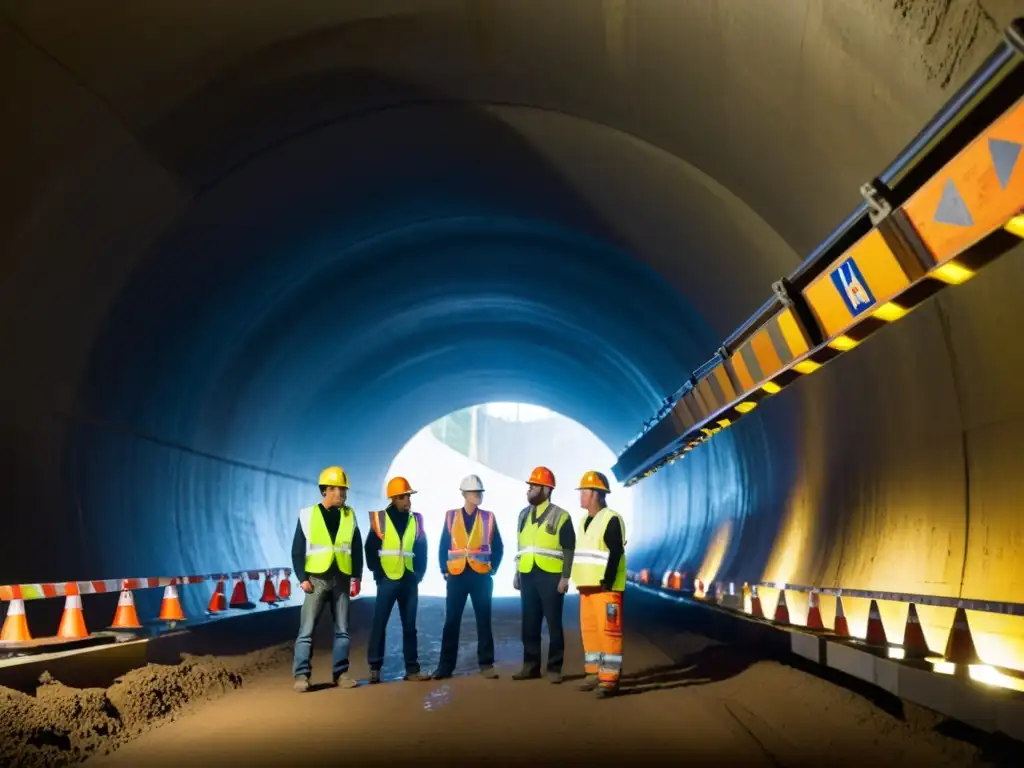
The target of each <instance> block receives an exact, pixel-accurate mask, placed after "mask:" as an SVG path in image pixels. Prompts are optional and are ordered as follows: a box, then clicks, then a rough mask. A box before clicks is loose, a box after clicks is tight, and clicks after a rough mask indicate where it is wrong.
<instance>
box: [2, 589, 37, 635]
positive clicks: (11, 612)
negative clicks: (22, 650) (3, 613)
mask: <svg viewBox="0 0 1024 768" xmlns="http://www.w3.org/2000/svg"><path fill="white" fill-rule="evenodd" d="M31 639H32V634H31V633H30V632H29V631H28V619H27V618H26V617H25V601H24V600H22V599H21V598H20V597H19V598H15V599H13V600H11V603H10V605H8V606H7V618H5V619H4V627H3V629H0V641H2V642H5V643H24V642H26V641H27V640H31Z"/></svg>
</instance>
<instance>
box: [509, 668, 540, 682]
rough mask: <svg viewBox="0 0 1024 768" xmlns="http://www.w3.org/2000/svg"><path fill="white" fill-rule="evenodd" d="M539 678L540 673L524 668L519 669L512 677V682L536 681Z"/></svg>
mask: <svg viewBox="0 0 1024 768" xmlns="http://www.w3.org/2000/svg"><path fill="white" fill-rule="evenodd" d="M539 677H540V671H538V670H536V669H530V668H529V667H526V666H524V667H523V668H522V669H520V670H519V671H518V672H516V673H515V674H514V675H512V679H513V680H536V679H537V678H539Z"/></svg>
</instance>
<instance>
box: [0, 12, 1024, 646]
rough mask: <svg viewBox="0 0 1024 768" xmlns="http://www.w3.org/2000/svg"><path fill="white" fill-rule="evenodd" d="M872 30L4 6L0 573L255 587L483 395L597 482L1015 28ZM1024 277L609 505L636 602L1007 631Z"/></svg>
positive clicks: (845, 15) (666, 16)
mask: <svg viewBox="0 0 1024 768" xmlns="http://www.w3.org/2000/svg"><path fill="white" fill-rule="evenodd" d="M867 5H868V4H864V3H858V2H853V1H852V0H851V1H850V2H847V1H846V0H829V1H828V2H827V3H826V2H823V1H822V0H819V1H818V2H811V1H810V0H808V1H807V2H787V3H780V4H772V5H771V6H770V7H769V6H768V5H766V4H761V5H755V4H753V3H750V4H728V5H726V4H710V3H700V2H679V3H672V4H665V3H658V2H654V1H653V0H652V1H651V2H636V3H631V4H626V3H621V2H602V3H596V2H584V1H583V0H579V1H578V2H564V3H559V4H557V5H556V6H555V7H551V4H547V3H540V2H529V1H526V0H524V1H523V2H519V3H514V4H512V3H510V4H505V5H498V4H488V3H482V2H455V0H452V2H415V1H412V0H410V1H409V2H403V3H401V4H396V5H393V6H388V7H387V8H382V7H381V4H375V3H346V4H329V5H326V6H324V7H320V6H319V5H316V4H310V5H308V6H303V7H299V8H288V9H287V12H285V11H284V10H283V9H282V8H280V7H276V5H275V4H271V3H245V4H244V9H243V5H242V4H240V3H218V4H216V7H211V8H207V9H204V10H203V11H198V10H196V9H194V8H189V9H183V8H181V7H180V6H179V5H178V4H173V3H164V2H152V3H147V4H145V5H140V6H139V7H137V8H135V7H133V8H132V9H131V10H129V11H114V10H110V9H106V8H102V7H88V6H87V5H85V4H81V5H74V6H69V7H66V6H63V5H60V4H42V3H29V2H17V1H16V0H8V1H7V2H3V3H0V8H2V13H3V17H2V18H3V19H4V23H3V24H0V65H2V66H0V73H2V74H0V78H3V80H2V82H3V86H2V87H3V90H4V92H5V93H6V94H7V96H8V103H9V104H11V105H13V107H14V108H13V109H9V110H8V113H9V115H10V118H9V120H8V121H7V123H8V124H7V129H8V131H7V134H8V137H9V138H8V139H7V141H6V142H4V144H3V150H2V152H3V167H4V169H5V178H6V180H7V187H8V188H9V189H11V190H13V191H14V193H15V194H14V196H13V200H11V201H10V202H8V204H7V205H6V206H5V207H4V208H3V209H0V232H2V233H3V234H2V235H0V236H2V237H3V252H4V254H5V259H4V280H3V282H2V290H3V302H0V306H2V310H0V311H2V312H3V313H4V315H3V320H4V322H3V323H2V326H0V327H2V331H0V332H2V333H3V335H4V348H5V350H6V352H7V354H6V358H7V363H8V364H7V366H6V367H7V375H6V376H5V377H4V380H3V383H2V384H0V391H2V393H3V398H4V401H5V407H4V409H3V432H2V436H3V437H2V440H3V446H4V461H3V471H4V482H3V483H2V487H3V493H4V497H5V498H4V501H5V506H6V507H7V509H9V510H11V512H10V513H9V515H8V520H7V527H6V537H5V538H6V540H7V544H6V546H5V549H4V556H3V558H2V559H0V580H3V581H5V582H11V581H29V580H36V579H41V580H60V579H64V578H99V577H114V576H128V575H153V574H156V573H160V572H163V573H172V572H196V571H208V570H215V569H220V568H229V567H251V566H260V565H271V564H275V563H279V562H282V561H284V560H286V559H287V558H286V554H285V553H286V550H287V544H288V542H287V539H288V537H289V535H290V529H291V527H292V519H293V517H292V516H293V515H294V510H295V509H296V508H297V507H298V506H299V505H301V504H304V503H308V502H309V501H310V500H312V499H313V498H315V493H316V492H315V489H313V488H312V486H311V485H310V483H309V482H307V481H306V479H307V478H308V479H309V480H312V479H313V478H314V476H315V473H316V472H317V470H318V469H319V468H320V467H321V466H322V465H324V464H327V463H334V462H336V461H340V462H341V463H343V464H345V466H346V468H347V469H349V471H350V473H351V474H352V478H353V483H354V486H355V490H356V493H354V494H353V497H354V498H353V500H354V502H355V503H356V506H357V508H358V509H359V512H360V515H361V519H363V520H365V511H366V509H367V507H369V506H372V505H376V504H377V503H378V502H379V501H380V498H379V495H380V489H381V485H382V482H383V479H384V478H383V472H384V471H385V470H386V468H387V465H388V462H389V461H390V459H391V457H392V456H393V455H394V453H395V452H396V451H397V450H398V449H399V448H400V447H401V446H402V444H403V443H404V442H405V440H406V439H407V438H408V437H410V436H411V435H412V434H414V433H415V432H416V431H417V430H418V429H419V428H420V427H422V426H423V425H425V424H426V423H427V422H429V421H430V420H432V419H433V418H436V417H438V416H440V415H443V414H444V413H446V412H448V411H450V410H452V409H454V408H458V407H461V406H465V405H469V404H472V403H475V402H482V401H486V400H493V399H502V400H517V399H518V400H525V401H531V402H535V403H539V404H543V405H546V406H548V407H551V408H554V409H556V410H559V411H561V412H562V413H564V414H566V415H568V416H570V417H573V418H576V419H578V420H579V421H581V422H582V423H584V424H585V425H586V426H587V427H589V428H590V429H592V430H593V431H594V432H595V433H596V434H597V435H598V436H599V437H601V438H602V439H604V440H605V441H607V442H608V443H609V445H610V446H611V447H612V448H613V449H617V448H619V447H620V446H621V445H623V444H624V443H625V441H626V440H627V439H628V438H629V437H631V436H632V434H633V433H634V432H635V431H636V429H637V428H638V427H639V424H640V422H641V421H642V420H643V419H644V418H646V417H647V416H649V415H650V414H651V413H652V412H653V410H654V409H655V408H656V406H657V403H658V401H659V400H660V399H661V397H663V396H664V395H665V394H667V393H669V392H671V391H673V390H674V389H675V388H676V387H677V386H678V385H679V384H680V383H681V382H682V380H683V379H684V378H685V376H686V375H687V374H688V373H689V371H690V370H691V369H692V368H694V367H695V366H696V365H698V364H700V363H701V362H703V361H704V360H705V359H706V358H707V357H708V356H709V355H710V353H711V352H712V351H713V349H714V348H715V347H716V346H717V344H718V343H719V342H720V340H721V339H722V338H724V337H725V336H726V335H727V334H728V333H729V332H730V331H731V330H733V328H734V327H735V326H736V325H738V324H739V323H740V322H742V320H744V319H745V317H746V316H747V315H748V314H749V313H750V312H752V311H753V310H754V309H755V308H756V307H758V306H759V305H760V304H761V303H762V302H763V301H764V300H765V299H766V298H768V296H769V295H770V287H769V286H770V283H771V281H772V280H774V279H777V278H778V277H780V276H781V275H783V274H785V273H787V272H788V271H790V270H791V269H792V268H793V267H795V266H796V264H797V263H799V260H800V259H801V258H802V257H803V256H804V255H805V254H806V253H807V252H809V251H810V250H811V249H812V248H813V247H814V246H815V245H817V243H818V242H820V240H821V239H823V238H824V237H825V236H826V235H827V234H828V232H829V231H830V230H831V229H832V228H833V227H834V226H835V225H836V224H837V223H838V222H839V221H840V220H841V219H842V218H843V217H844V216H845V215H846V214H847V213H848V212H849V211H850V210H851V209H852V208H853V207H854V205H855V204H856V202H857V188H858V186H859V184H860V183H861V182H863V181H864V180H865V179H867V178H869V177H870V176H871V175H872V174H874V173H876V172H877V171H878V170H879V169H880V168H882V167H883V166H884V165H885V164H886V163H888V162H889V161H890V160H891V159H892V157H893V156H894V155H895V154H896V153H897V151H898V150H899V149H900V148H901V147H902V146H903V145H904V144H905V143H906V141H907V140H908V139H909V138H910V137H911V136H912V135H913V134H914V133H916V132H917V130H919V129H920V127H921V126H922V125H923V123H924V122H925V121H926V120H927V119H928V118H929V117H930V116H931V114H932V113H933V112H934V111H935V110H936V109H937V108H938V106H940V104H941V103H942V102H943V101H944V99H945V98H946V97H947V95H948V94H949V93H950V92H951V90H952V89H953V88H955V87H956V86H957V85H958V84H959V83H960V82H961V81H962V80H963V79H964V78H965V77H967V76H968V75H969V74H970V72H971V71H972V69H973V68H974V66H976V65H977V64H978V63H980V61H981V59H982V58H984V56H985V55H986V54H987V53H988V52H989V50H990V49H991V47H992V46H993V45H994V44H995V42H996V41H997V39H998V33H999V29H1000V28H1001V27H1002V26H1004V25H1005V24H1006V23H1007V22H1008V21H1009V20H1010V19H1011V18H1012V17H1014V16H1015V15H1018V14H1020V13H1022V12H1024V3H1022V2H1016V1H1015V2H1013V3H1007V2H989V3H979V2H975V1H970V0H954V1H953V2H925V1H924V0H921V1H919V2H912V1H911V0H901V1H900V2H892V3H885V4H881V3H880V4H875V5H873V6H872V7H867ZM198 14H201V15H202V18H199V16H198ZM1020 273H1021V265H1020V260H1019V258H1017V257H1016V255H1011V256H1009V257H1007V258H1005V259H1003V260H1002V261H1001V262H1000V263H998V264H996V265H995V266H993V267H992V268H990V269H989V270H987V271H986V272H985V273H983V274H981V275H980V276H979V277H977V278H975V279H974V280H973V281H971V282H969V283H968V284H966V285H964V286H962V287H959V288H956V289H953V290H951V291H948V292H946V293H945V294H944V295H942V296H941V297H939V298H938V299H937V300H935V301H933V302H930V303H928V304H927V305H925V306H923V307H921V308H920V309H919V310H917V311H916V312H914V313H913V314H912V315H911V316H910V317H908V318H907V319H905V320H904V321H902V322H901V323H899V324H898V326H897V327H894V328H891V329H887V330H886V331H884V332H883V333H881V334H879V335H878V336H877V337H876V338H873V339H872V340H871V341H870V342H869V343H867V344H865V345H864V347H863V348H862V349H859V350H857V351H856V352H855V353H854V354H851V355H848V356H845V357H844V358H841V359H840V360H838V361H836V362H835V363H833V364H832V365H830V366H828V367H827V368H826V369H824V370H823V371H821V372H820V373H818V374H816V375H815V376H813V377H811V378H809V379H808V380H806V381H802V382H801V383H800V384H799V385H797V386H795V387H793V388H791V389H790V390H788V391H786V392H785V393H783V394H781V395H780V396H778V397H777V398H773V399H772V401H771V402H770V403H766V404H764V405H763V406H762V407H761V408H759V409H758V411H757V412H756V413H755V414H752V415H751V416H750V417H747V418H745V419H743V421H742V422H741V423H740V424H738V425H737V426H736V427H735V428H734V429H731V430H729V431H728V432H726V433H723V434H722V435H720V436H718V437H716V438H715V440H713V441H712V442H711V443H710V444H708V445H706V446H704V447H702V448H701V449H700V450H699V451H696V452H694V453H693V454H692V455H691V457H690V458H688V459H687V461H685V462H681V463H678V464H676V465H674V466H673V467H671V468H669V469H668V470H666V471H663V472H661V473H659V474H658V475H656V476H655V477H654V478H652V479H650V480H648V481H645V482H644V483H642V484H641V485H639V486H638V489H639V491H640V494H641V496H640V498H639V499H638V500H637V509H638V510H641V509H642V510H645V512H644V513H639V512H638V514H637V525H636V527H635V529H634V531H633V539H632V541H631V551H630V559H631V565H632V567H636V568H640V567H644V566H650V567H652V568H654V569H656V570H660V569H664V568H668V567H674V566H678V565H685V566H688V567H697V566H699V567H701V568H702V572H703V573H704V575H706V576H707V575H710V574H711V573H712V572H715V573H718V574H719V575H729V576H733V575H734V576H736V577H738V578H746V579H756V578H759V577H761V576H763V577H764V578H766V579H769V580H780V581H783V580H784V581H789V582H794V583H807V584H829V585H838V586H843V587H848V588H867V589H872V588H874V589H887V590H905V591H913V592H925V593H935V594H947V595H957V594H963V595H964V596H969V597H987V598H991V599H997V600H1020V596H1019V594H1018V590H1017V583H1016V580H1015V576H1016V574H1015V571H1016V569H1015V568H1014V564H1015V562H1018V561H1019V557H1020V551H1021V548H1022V547H1024V526H1022V525H1021V523H1020V522H1019V518H1018V516H1017V515H1016V508H1015V501H1016V499H1017V498H1018V497H1019V491H1020V480H1019V472H1018V471H1017V468H1016V462H1015V461H1014V459H1013V456H1014V454H1016V453H1017V451H1018V450H1019V449H1020V447H1021V446H1020V438H1019V436H1018V433H1019V431H1020V429H1019V427H1020V422H1021V406H1020V404H1019V401H1018V398H1016V397H1015V392H1014V382H1013V377H1012V375H1011V372H1012V371H1014V370H1016V369H1017V368H1015V366H1018V364H1019V363H1020V362H1021V360H1020V359H1019V358H1020V357H1021V356H1022V352H1021V351H1020V347H1019V345H1018V344H1016V343H1015V341H1016V339H1015V337H1014V336H1013V333H1012V331H1013V329H1014V328H1017V327H1020V325H1021V321H1022V320H1024V318H1022V316H1021V314H1022V309H1021V308H1020V302H1018V301H1016V300H1015V299H1016V294H1015V291H1014V286H1015V285H1019V284H1020V277H1021V274H1020ZM540 461H549V462H550V463H553V464H555V465H556V470H557V460H556V458H548V457H545V456H544V455H543V450H542V448H541V449H539V451H538V462H540ZM311 492H312V493H313V494H314V496H313V497H311V496H310V493H311ZM562 500H563V501H568V499H567V498H565V497H564V496H563V499H562ZM40 545H41V546H40ZM199 602H201V601H200V600H199V599H198V598H196V605H190V606H189V608H191V609H193V610H194V609H197V608H198V607H200V606H199ZM848 609H849V606H848ZM972 618H973V617H972ZM923 619H924V621H925V623H926V624H928V623H929V622H933V623H935V624H936V626H937V623H938V622H940V619H942V617H941V616H938V614H935V615H934V616H930V615H929V616H923ZM973 620H974V621H975V622H976V623H975V626H976V630H980V631H981V632H982V633H985V632H988V639H987V642H988V645H985V644H984V642H980V643H979V645H980V646H981V650H982V654H983V655H985V654H986V651H989V652H990V655H991V654H992V653H996V652H1000V653H1008V652H1009V651H1008V650H1007V649H1012V648H1013V647H1016V648H1017V650H1018V651H1020V650H1022V638H1021V635H1022V632H1021V629H1020V628H1019V626H1017V625H1016V624H1014V623H1013V622H1012V621H1011V620H1007V619H1004V618H985V619H982V620H981V621H982V623H983V624H984V626H978V624H977V621H978V619H973ZM986 622H987V623H986ZM894 629H895V628H894V627H893V628H890V631H891V632H892V631H894ZM930 639H932V638H931V637H930ZM1015 643H1016V644H1017V645H1016V646H1014V644H1015Z"/></svg>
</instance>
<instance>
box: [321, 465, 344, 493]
mask: <svg viewBox="0 0 1024 768" xmlns="http://www.w3.org/2000/svg"><path fill="white" fill-rule="evenodd" d="M317 485H333V486H336V487H338V488H348V475H347V474H345V470H344V469H342V468H341V467H328V468H327V469H325V470H324V471H323V472H321V473H320V480H319V481H318V482H317Z"/></svg>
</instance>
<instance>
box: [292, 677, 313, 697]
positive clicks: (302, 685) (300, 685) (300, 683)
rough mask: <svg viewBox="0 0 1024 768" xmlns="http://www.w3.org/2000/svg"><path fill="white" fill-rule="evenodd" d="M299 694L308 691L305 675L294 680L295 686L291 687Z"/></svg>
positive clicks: (307, 679)
mask: <svg viewBox="0 0 1024 768" xmlns="http://www.w3.org/2000/svg"><path fill="white" fill-rule="evenodd" d="M292 688H294V689H295V690H296V691H298V692H299V693H305V692H306V691H308V690H309V678H308V677H306V676H305V675H299V676H298V677H296V678H295V685H293V686H292Z"/></svg>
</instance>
